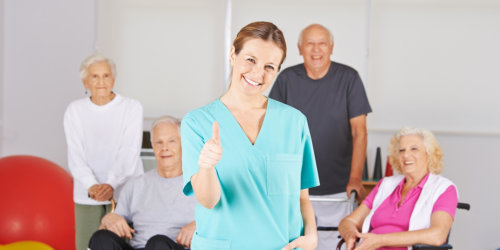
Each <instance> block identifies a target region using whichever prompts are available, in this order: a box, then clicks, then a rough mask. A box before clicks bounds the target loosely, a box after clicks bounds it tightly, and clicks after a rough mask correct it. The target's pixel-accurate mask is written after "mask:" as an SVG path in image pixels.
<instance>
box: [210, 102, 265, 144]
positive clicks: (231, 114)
mask: <svg viewBox="0 0 500 250" xmlns="http://www.w3.org/2000/svg"><path fill="white" fill-rule="evenodd" d="M266 98H267V106H266V112H265V113H264V120H263V121H262V126H260V129H259V133H258V134H257V138H256V139H255V142H254V143H253V144H252V142H251V141H250V138H248V136H247V134H246V133H245V131H244V130H243V128H242V127H241V125H240V124H239V123H238V120H236V117H235V116H234V115H233V113H231V111H230V110H229V108H228V107H226V105H225V104H224V103H223V102H222V101H221V100H220V98H218V99H217V102H218V103H219V105H220V106H221V108H222V109H223V110H224V112H225V115H226V116H227V118H228V120H231V121H232V122H231V123H232V126H233V127H236V128H237V129H236V130H239V131H240V132H239V134H240V136H243V139H244V140H245V141H246V144H247V145H249V146H250V147H251V148H254V147H255V146H256V145H257V144H258V143H259V141H261V140H262V139H259V138H260V137H262V133H263V132H265V128H266V123H267V122H266V120H267V117H268V116H269V115H268V114H269V110H270V109H269V105H271V99H269V98H268V97H266Z"/></svg>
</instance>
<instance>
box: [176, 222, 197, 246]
mask: <svg viewBox="0 0 500 250" xmlns="http://www.w3.org/2000/svg"><path fill="white" fill-rule="evenodd" d="M195 230H196V222H195V221H193V222H191V223H189V224H187V225H185V226H183V227H182V228H181V230H180V231H179V233H178V234H177V238H175V240H176V241H177V243H178V244H179V245H181V246H183V247H187V248H190V247H191V239H193V234H194V231H195Z"/></svg>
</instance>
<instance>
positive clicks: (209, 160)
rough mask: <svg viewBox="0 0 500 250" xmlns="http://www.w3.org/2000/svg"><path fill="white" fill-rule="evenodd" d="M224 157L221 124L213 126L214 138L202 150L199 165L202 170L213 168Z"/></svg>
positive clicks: (215, 123)
mask: <svg viewBox="0 0 500 250" xmlns="http://www.w3.org/2000/svg"><path fill="white" fill-rule="evenodd" d="M221 157H222V146H221V143H220V137H219V123H217V122H214V123H213V125H212V138H210V140H208V141H207V142H206V143H205V145H204V146H203V148H202V149H201V153H200V158H199V159H198V165H199V166H200V168H213V167H215V165H217V163H218V162H219V160H220V158H221Z"/></svg>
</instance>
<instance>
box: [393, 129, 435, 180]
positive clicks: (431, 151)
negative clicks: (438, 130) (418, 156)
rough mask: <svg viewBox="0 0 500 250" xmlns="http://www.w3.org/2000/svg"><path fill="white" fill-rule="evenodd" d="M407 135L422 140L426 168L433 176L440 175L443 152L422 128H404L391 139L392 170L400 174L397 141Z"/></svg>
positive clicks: (432, 136)
mask: <svg viewBox="0 0 500 250" xmlns="http://www.w3.org/2000/svg"><path fill="white" fill-rule="evenodd" d="M407 135H417V136H419V137H420V138H422V141H423V142H424V146H425V151H426V152H427V168H428V169H429V171H431V173H433V174H440V173H441V172H442V171H443V166H444V163H443V150H442V149H441V146H440V145H439V143H438V141H437V140H436V137H434V135H433V134H432V132H431V131H429V130H427V129H424V128H414V127H404V128H402V129H401V130H399V131H398V132H397V133H396V134H395V135H394V136H393V137H392V139H391V142H390V144H389V162H390V163H391V166H392V168H393V169H394V170H396V171H397V172H398V173H402V167H401V165H400V164H399V160H398V154H399V141H400V139H401V137H403V136H407Z"/></svg>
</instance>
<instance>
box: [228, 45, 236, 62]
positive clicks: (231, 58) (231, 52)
mask: <svg viewBox="0 0 500 250" xmlns="http://www.w3.org/2000/svg"><path fill="white" fill-rule="evenodd" d="M235 50H236V49H235V48H234V46H233V47H231V49H230V50H229V64H230V65H231V67H233V65H234V61H235V60H236V52H235Z"/></svg>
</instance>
